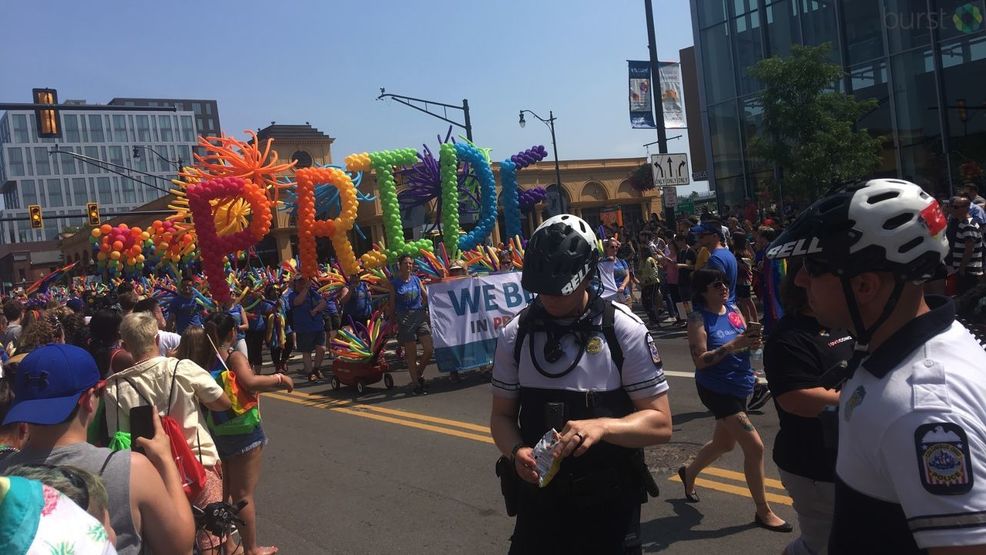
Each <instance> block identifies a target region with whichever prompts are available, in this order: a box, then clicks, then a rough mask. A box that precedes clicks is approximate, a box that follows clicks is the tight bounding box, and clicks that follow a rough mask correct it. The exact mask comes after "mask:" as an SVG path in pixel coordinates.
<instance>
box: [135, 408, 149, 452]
mask: <svg viewBox="0 0 986 555" xmlns="http://www.w3.org/2000/svg"><path fill="white" fill-rule="evenodd" d="M138 437H143V438H147V439H151V438H153V437H154V407H152V406H151V405H144V406H142V407H134V408H132V409H130V439H131V442H132V443H131V445H132V447H131V449H133V450H134V451H137V452H140V453H142V452H143V450H142V449H140V448H139V447H137V438H138Z"/></svg>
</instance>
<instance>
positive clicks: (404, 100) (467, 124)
mask: <svg viewBox="0 0 986 555" xmlns="http://www.w3.org/2000/svg"><path fill="white" fill-rule="evenodd" d="M384 98H392V99H394V100H396V101H397V102H400V103H401V104H403V105H405V106H409V107H411V108H414V109H415V110H417V111H419V112H424V113H426V114H428V115H429V116H431V117H434V118H438V119H440V120H442V121H444V122H448V123H451V124H452V125H454V126H456V127H461V128H463V129H465V131H466V139H467V140H468V141H469V142H470V143H471V142H473V141H472V120H471V119H470V118H469V100H468V99H465V98H463V99H462V106H456V105H454V104H446V103H444V102H435V101H434V100H424V99H421V98H414V97H410V96H404V95H400V94H391V93H388V92H387V91H386V89H384V88H383V87H380V96H378V97H377V100H383V99H384ZM416 102H418V103H421V104H424V108H422V107H421V106H416V105H415V104H414V103H416ZM431 105H434V106H440V107H441V108H442V114H436V113H434V112H432V111H431V110H429V109H428V108H429V107H430V106H431ZM449 108H451V109H453V110H462V114H463V119H464V120H465V121H463V122H462V123H459V122H457V121H454V120H451V119H449V118H448V109H449Z"/></svg>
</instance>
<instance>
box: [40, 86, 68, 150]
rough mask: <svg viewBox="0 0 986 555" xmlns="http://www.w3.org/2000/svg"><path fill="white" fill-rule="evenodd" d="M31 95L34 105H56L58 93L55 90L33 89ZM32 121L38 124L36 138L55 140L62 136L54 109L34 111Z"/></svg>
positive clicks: (56, 111)
mask: <svg viewBox="0 0 986 555" xmlns="http://www.w3.org/2000/svg"><path fill="white" fill-rule="evenodd" d="M33 93H34V103H35V104H58V91H56V90H55V89H34V90H33ZM34 119H35V120H37V124H38V137H41V138H42V139H57V138H60V137H61V136H62V126H61V122H60V120H59V119H58V110H56V109H55V108H51V109H44V108H40V109H36V110H34Z"/></svg>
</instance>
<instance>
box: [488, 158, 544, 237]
mask: <svg viewBox="0 0 986 555" xmlns="http://www.w3.org/2000/svg"><path fill="white" fill-rule="evenodd" d="M547 156H548V151H547V150H545V148H544V145H537V146H534V147H531V148H529V149H527V150H525V151H523V152H519V153H517V154H514V155H513V156H511V157H510V159H508V160H504V161H503V162H500V185H501V187H502V188H503V192H502V193H501V196H502V198H503V220H504V222H503V223H504V225H505V226H506V230H505V231H506V234H507V237H514V236H516V235H520V195H521V191H520V190H518V188H517V170H522V169H524V168H526V167H527V166H530V165H531V164H536V163H538V162H540V161H541V160H544V159H545V158H546V157H547Z"/></svg>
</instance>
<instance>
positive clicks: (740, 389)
mask: <svg viewBox="0 0 986 555" xmlns="http://www.w3.org/2000/svg"><path fill="white" fill-rule="evenodd" d="M700 313H701V314H702V320H703V321H704V325H705V334H706V336H707V337H708V341H707V346H706V349H707V350H709V351H712V350H714V349H717V348H719V347H721V346H723V345H725V344H726V343H729V342H730V341H732V340H733V339H736V337H737V336H739V335H740V334H741V333H743V332H744V331H746V323H745V322H744V321H743V316H742V315H740V311H739V309H738V308H736V306H735V305H726V313H725V314H713V313H711V312H708V311H706V310H701V309H700ZM755 381H756V377H755V376H754V375H753V367H751V366H750V353H749V352H743V353H731V354H729V355H727V356H726V358H724V359H722V360H721V361H720V362H719V363H718V364H716V365H714V366H708V367H706V368H702V369H699V370H696V371H695V382H696V383H698V384H699V385H701V386H702V387H704V388H706V389H710V390H712V391H714V392H716V393H719V394H720V395H731V396H733V397H746V396H748V395H750V394H751V393H753V384H754V382H755Z"/></svg>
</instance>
